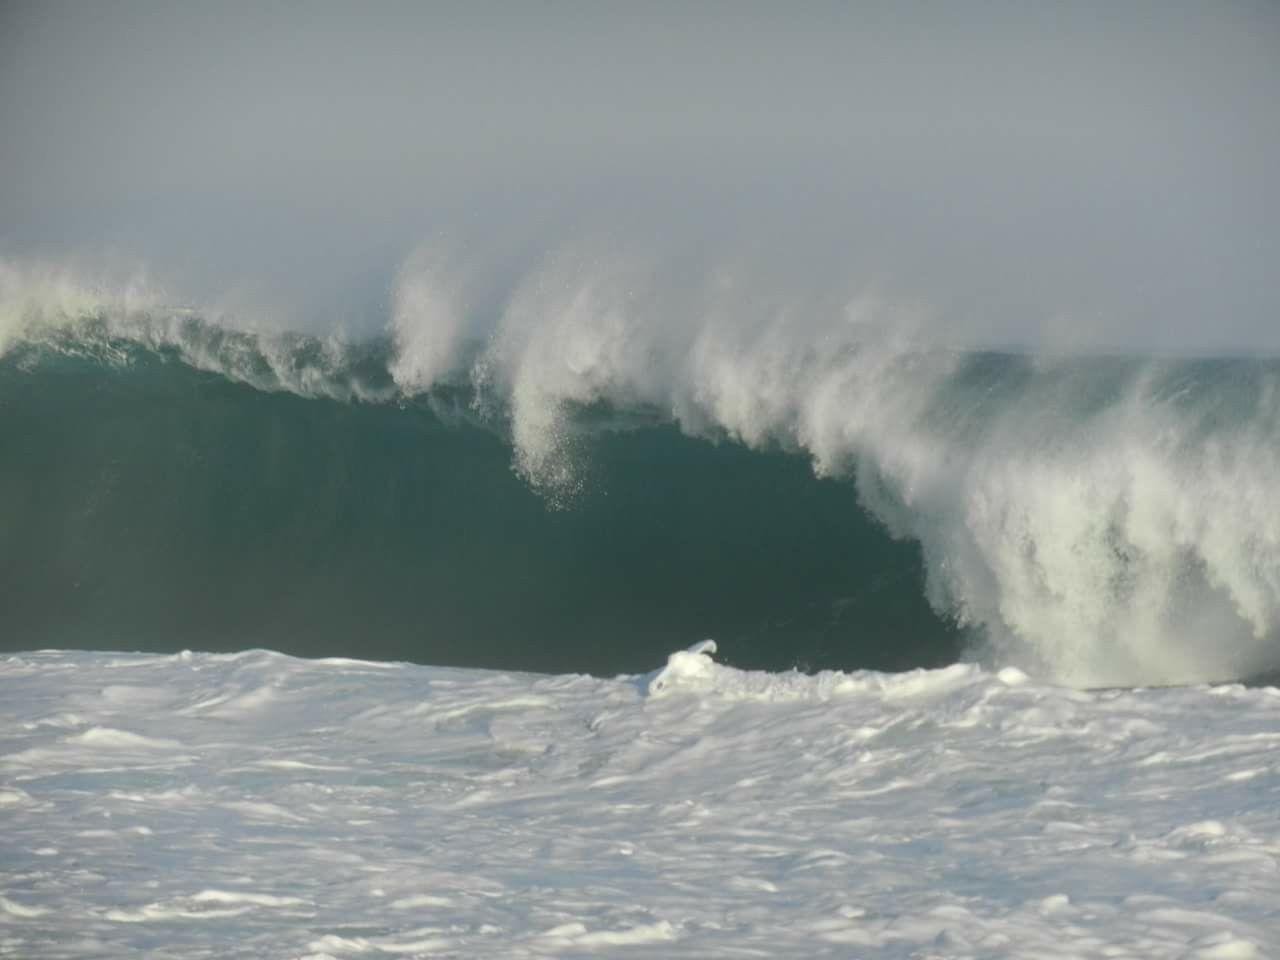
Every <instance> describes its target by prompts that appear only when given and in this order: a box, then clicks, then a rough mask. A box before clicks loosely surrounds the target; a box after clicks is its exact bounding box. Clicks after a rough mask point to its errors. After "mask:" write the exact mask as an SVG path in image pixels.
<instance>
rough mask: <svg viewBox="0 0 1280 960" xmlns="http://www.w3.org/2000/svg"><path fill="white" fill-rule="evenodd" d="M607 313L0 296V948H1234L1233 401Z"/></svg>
mask: <svg viewBox="0 0 1280 960" xmlns="http://www.w3.org/2000/svg"><path fill="white" fill-rule="evenodd" d="M544 279H545V278H544ZM607 279H608V278H607V277H606V278H599V277H596V278H595V279H593V281H592V282H591V283H588V284H586V285H585V286H583V285H577V286H574V285H572V284H570V285H568V286H567V287H566V286H564V285H557V284H551V283H543V282H539V283H532V284H531V285H530V286H529V289H531V290H532V291H533V292H532V293H528V292H526V293H520V292H517V293H514V294H512V297H511V301H510V302H509V303H507V304H506V305H505V306H501V308H500V309H498V310H497V311H496V313H495V314H494V315H493V316H487V317H484V316H482V317H480V318H479V319H476V318H474V317H473V318H472V319H470V320H467V321H466V322H465V323H463V322H462V321H460V320H459V319H458V317H457V316H456V315H455V314H454V313H451V312H450V311H449V310H447V309H445V308H444V307H442V306H441V304H440V303H439V302H438V300H437V299H436V298H435V294H434V293H433V292H432V291H433V290H434V288H430V287H427V288H420V287H419V286H416V285H415V284H416V283H417V281H412V282H409V283H408V293H405V294H404V295H403V296H402V297H401V298H400V299H399V300H398V301H397V302H398V306H397V309H396V312H395V314H394V317H393V321H392V323H391V324H390V325H389V327H388V328H387V329H386V330H385V331H382V332H380V333H376V334H375V335H373V336H365V337H348V336H338V335H337V334H336V333H328V334H325V335H324V336H318V335H315V334H308V333H300V332H281V331H278V330H277V331H274V332H272V331H264V330H255V329H251V328H249V327H248V326H247V325H245V324H243V323H237V322H235V321H234V319H233V318H232V319H229V318H226V317H223V316H220V315H218V314H217V313H216V312H213V311H201V310H197V309H193V308H188V307H172V306H166V305H164V304H163V303H161V302H158V301H157V300H156V299H155V298H154V297H149V296H143V295H140V294H137V293H136V292H134V291H124V292H120V291H116V292H111V291H108V292H107V293H103V292H102V291H100V290H93V289H86V288H83V287H81V286H77V285H76V284H74V283H72V282H70V281H68V280H67V279H66V278H65V277H62V276H59V275H38V276H32V275H31V274H30V273H23V272H22V271H21V270H17V269H15V268H6V269H0V294H3V295H2V296H0V464H2V466H3V469H0V548H2V549H0V565H3V566H2V568H0V644H3V648H2V649H0V815H2V816H3V817H4V824H5V829H4V831H3V832H2V836H0V862H3V863H4V865H5V868H4V870H3V871H0V953H2V954H5V955H13V956H20V957H35V956H39V957H48V958H68V960H70V958H102V957H120V958H125V957H136V956H148V957H156V958H163V957H172V958H182V960H193V958H201V957H209V958H213V957H218V958H223V957H241V956H243V957H280V958H289V960H303V958H305V960H340V958H343V957H348V956H351V957H356V956H358V957H369V958H378V957H385V958H391V957H414V958H428V957H439V956H445V957H474V956H512V957H541V956H567V955H581V956H587V955H592V956H595V955H619V956H622V955H625V956H636V957H640V956H653V957H676V956H743V957H748V956H757V957H779V956H794V957H847V956H859V957H883V958H886V960H887V958H905V957H939V958H942V957H956V958H959V957H973V956H991V957H1026V958H1035V960H1044V958H1051V957H1063V958H1067V957H1072V958H1074V957H1148V958H1162V960H1163V958H1169V957H1184V958H1197V960H1232V958H1235V960H1240V958H1257V957H1266V956H1273V955H1275V954H1276V951H1277V950H1280V939H1278V938H1277V930H1280V916H1278V914H1277V908H1276V898H1275V878H1276V876H1277V873H1278V871H1280V833H1278V832H1277V820H1276V817H1275V809H1276V803H1277V799H1278V794H1280V764H1278V763H1277V760H1276V753H1275V748H1276V740H1277V737H1280V734H1278V733H1277V723H1276V720H1277V717H1278V716H1280V713H1278V711H1280V693H1278V691H1277V688H1276V686H1275V685H1273V683H1274V671H1275V670H1276V668H1277V666H1278V665H1280V649H1278V647H1280V486H1278V485H1277V484H1276V483H1275V477H1276V476H1280V389H1278V387H1280V362H1278V361H1276V360H1272V359H1267V358H1260V357H1246V356H1225V355H1224V356H1210V357H1194V358H1193V357H1177V356H1160V355H1158V354H1156V353H1154V352H1148V353H1140V352H1133V351H1126V352H1115V353H1110V354H1100V353H1096V352H1095V353H1092V354H1082V353H1080V352H1078V351H1077V352H1074V353H1054V352H1050V351H1046V350H1043V349H1042V350H1038V351H1037V350H1031V349H1012V348H1006V349H1000V350H993V349H978V348H976V347H973V346H962V345H956V344H945V343H940V342H938V341H937V340H936V339H930V338H927V337H918V336H914V335H910V331H909V328H908V329H907V330H906V332H904V328H902V327H900V326H897V325H892V324H891V325H889V326H883V325H878V324H876V323H874V322H864V321H863V320H862V319H859V315H858V311H857V310H853V311H852V313H851V312H850V311H848V310H840V311H837V312H836V313H835V314H833V315H832V316H831V317H830V318H827V319H824V318H823V316H822V315H821V314H819V315H817V318H816V319H815V316H814V315H811V314H799V315H798V314H796V313H794V312H789V311H786V310H782V311H780V312H779V311H777V310H774V309H773V308H768V309H765V310H764V311H763V312H760V311H755V312H753V311H752V310H750V309H748V310H747V311H746V313H745V314H743V313H738V312H733V313H731V314H730V315H728V319H725V318H724V315H723V314H722V313H720V312H717V311H716V310H711V311H709V312H707V311H704V312H701V313H699V312H696V311H694V312H690V311H688V310H685V311H684V312H681V311H679V310H676V311H675V312H671V310H672V305H671V304H670V303H668V302H666V301H662V302H659V303H656V304H655V303H649V304H647V305H645V304H641V305H639V306H637V305H636V304H635V303H634V302H633V299H632V298H631V296H630V294H629V293H627V292H626V290H628V289H630V288H629V287H626V285H625V284H624V285H622V286H620V287H617V288H616V289H615V287H613V286H611V285H610V283H608V282H606V281H607ZM618 290H622V293H618V292H617V291H618ZM566 291H567V292H566ZM610 291H613V292H610ZM548 298H549V299H548ZM676 306H677V307H678V306H679V304H676ZM686 306H687V304H686ZM797 317H798V319H797ZM663 664H665V666H663ZM1241 680H1245V681H1249V683H1248V684H1243V683H1239V682H1234V681H1241Z"/></svg>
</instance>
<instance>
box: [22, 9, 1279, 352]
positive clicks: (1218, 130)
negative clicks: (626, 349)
mask: <svg viewBox="0 0 1280 960" xmlns="http://www.w3.org/2000/svg"><path fill="white" fill-rule="evenodd" d="M1277 171H1280V5H1277V4H1274V3H1268V2H1257V3H1235V4H1228V3H1196V4H1180V3H1176V2H1160V3H1137V2H1135V3H1120V4H1115V3H1096V4H1094V3H1072V4H1068V3H1024V2H1016V3H1015V2H1010V3H973V4H960V3H953V4H941V3H938V4H913V3H886V4H857V3H853V4H841V5H827V4H802V5H794V4H782V3H778V4H774V5H769V6H757V5H749V4H725V5H718V4H701V5H690V4H670V5H667V4H659V3H648V2H646V3H631V4H626V5H623V4H616V5H615V4H600V3H592V4H570V3H556V2H538V3H534V2H526V3H515V2H512V3H506V4H477V3H464V4H456V5H455V4H419V3H406V4H392V3H373V4H355V3H352V4H345V5H338V4H328V3H259V4H246V5H237V4H232V3H200V4H197V3H181V2H173V0H170V2H165V3H156V4H152V3H135V2H105V0H104V2H99V3H91V2H83V3H75V4H65V3H50V2H39V3H20V2H17V3H16V2H11V0H0V253H3V254H6V255H9V256H39V257H42V258H48V259H53V260H58V259H61V258H65V257H68V256H71V255H76V256H78V257H90V258H92V257H95V256H107V255H110V256H116V257H125V258H136V259H137V260H139V261H141V262H144V263H146V264H148V265H149V266H150V267H151V268H152V269H153V271H154V273H155V274H156V275H158V276H161V277H171V278H173V279H174V282H175V283H176V284H177V285H179V286H180V287H181V288H183V289H186V290H189V291H192V293H193V295H197V296H206V295H217V294H219V293H223V292H226V291H228V290H243V291H251V292H252V293H253V295H255V296H261V297H262V298H263V299H264V300H272V301H274V302H276V303H278V304H280V305H281V306H282V309H285V308H286V305H287V309H288V310H289V311H292V313H291V315H292V317H293V318H294V320H295V321H296V320H297V318H299V317H303V318H307V319H306V320H305V321H304V322H306V323H310V324H318V323H329V322H333V321H334V318H337V317H356V318H359V319H360V320H361V322H368V323H370V324H377V323H379V322H381V320H384V319H385V314H386V310H387V298H388V290H389V287H390V284H391V282H392V278H393V277H394V275H395V272H396V269H397V268H398V266H399V264H400V263H401V262H402V261H403V259H404V258H405V257H406V256H407V255H408V253H409V252H410V251H411V249H412V248H413V247H414V245H416V244H418V243H419V242H421V241H423V240H424V239H431V238H437V237H440V236H445V237H450V238H456V239H457V242H458V243H460V244H462V245H463V246H464V247H465V248H466V249H468V250H479V251H482V254H481V255H484V256H493V257H497V256H508V257H514V258H515V259H516V260H519V259H521V258H524V259H529V260H534V259H536V258H537V256H538V255H539V254H538V251H539V250H543V249H545V250H550V249H551V248H553V247H555V246H556V245H557V244H559V243H562V242H565V241H571V240H580V239H581V237H583V236H589V235H600V236H607V237H609V238H611V240H610V242H616V243H618V244H621V245H624V246H625V245H633V246H635V247H636V248H646V249H647V248H652V249H654V250H661V251H665V252H679V251H681V250H685V249H688V250H690V251H697V253H696V254H694V253H690V256H705V257H707V258H708V259H709V260H710V259H714V257H716V256H721V255H723V256H735V255H738V254H739V253H744V254H746V255H749V256H750V257H754V258H757V259H758V260H760V261H761V262H763V261H769V262H771V263H776V264H779V265H781V266H779V268H778V273H779V275H783V276H788V277H791V278H792V281H793V282H795V283H797V284H798V283H804V282H812V283H815V284H818V283H827V284H838V283H845V282H847V283H848V284H849V285H850V286H851V287H856V286H857V285H859V284H865V285H874V286H876V287H877V288H878V289H886V290H892V291H899V292H901V293H902V294H903V295H904V296H911V297H915V298H919V299H921V300H923V301H926V302H928V303H929V304H931V305H932V306H933V307H935V308H936V309H937V310H938V312H939V313H940V315H943V316H947V317H955V318H967V321H966V322H973V323H977V324H978V326H983V325H985V327H986V328H987V329H988V330H989V331H990V335H991V336H992V337H993V338H997V339H998V338H1013V339H1017V338H1018V337H1019V336H1023V337H1025V338H1027V339H1033V338H1036V337H1041V336H1048V337H1051V338H1053V337H1055V336H1058V335H1060V334H1061V333H1062V331H1061V330H1060V329H1059V330H1057V331H1055V330H1054V327H1055V325H1056V326H1057V327H1062V326H1064V325H1070V324H1080V325H1083V326H1084V327H1086V328H1088V327H1090V325H1092V327H1093V328H1096V329H1095V332H1096V333H1097V334H1098V336H1099V337H1101V338H1103V339H1106V338H1111V339H1115V340H1118V341H1125V340H1127V341H1137V342H1143V343H1154V344H1159V345H1162V346H1178V345H1184V346H1188V347H1193V348H1194V347H1201V346H1203V347H1205V348H1211V347H1214V346H1223V345H1226V346H1234V347H1241V346H1243V347H1267V348H1268V349H1277V348H1280V280H1278V279H1277V278H1278V276H1280V269H1278V268H1280V239H1278V237H1280V228H1278V226H1277V224H1278V222H1280V186H1278V182H1277V181H1278V174H1277ZM648 252H652V250H648ZM975 318H976V319H975ZM956 322H961V320H960V319H957V320H956ZM1066 339H1070V337H1067V338H1066Z"/></svg>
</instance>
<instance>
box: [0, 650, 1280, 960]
mask: <svg viewBox="0 0 1280 960" xmlns="http://www.w3.org/2000/svg"><path fill="white" fill-rule="evenodd" d="M711 651H712V647H710V646H702V647H701V648H699V649H694V650H690V651H687V652H681V653H677V654H674V655H673V656H672V657H671V658H670V662H669V663H668V665H667V666H666V667H665V668H664V669H662V670H660V671H655V672H654V673H651V674H648V675H641V676H630V677H619V678H617V679H614V680H604V679H594V678H589V677H585V676H574V675H560V676H546V675H534V674H509V673H496V672H484V671H475V670H457V669H442V668H429V667H419V666H412V665H406V664H375V663H365V662H359V661H351V660H328V661H325V660H320V661H304V660H295V659H291V658H288V657H284V656H281V655H278V654H272V653H267V652H262V651H250V652H246V653H241V654H235V655H208V654H186V653H184V654H181V655H178V656H167V657H162V656H150V655H108V654H91V653H75V652H46V653H31V654H23V655H20V656H10V657H7V658H5V659H4V660H3V661H0V704H3V707H0V712H2V718H3V723H2V724H0V730H2V731H3V733H2V734H0V785H2V786H0V808H2V809H3V811H4V813H3V816H4V818H5V830H4V831H3V833H2V834H0V857H2V858H3V862H4V863H5V865H6V866H5V871H4V877H3V880H2V881H0V913H2V920H0V950H3V951H4V952H6V953H9V954H12V955H15V956H40V957H60V958H71V957H86V958H88V957H94V958H100V957H134V956H141V955H146V956H151V957H183V958H193V957H230V956H245V957H248V956H258V957H261V956H271V957H290V958H302V957H309V958H323V957H333V958H342V957H357V956H359V957H392V956H397V957H405V956H408V957H432V956H457V957H462V956H523V957H537V956H563V955H574V954H580V955H600V954H602V953H605V954H609V955H620V956H621V955H626V956H637V957H639V956H653V957H678V956H690V957H694V956H698V957H701V956H711V955H714V956H795V957H801V956H803V957H819V956H831V957H837V956H839V957H846V956H851V955H853V956H860V957H908V956H931V957H960V956H988V957H1028V958H1036V960H1043V958H1046V957H1103V956H1110V957H1151V958H1168V957H1203V958H1211V957H1216V958H1223V957H1264V956H1270V955H1273V954H1274V953H1275V952H1276V951H1277V950H1280V939H1278V937H1277V931H1278V930H1280V912H1278V909H1277V905H1276V899H1275V883H1276V876H1277V868H1278V867H1280V827H1278V825H1277V821H1276V818H1275V808H1276V802H1277V800H1278V799H1280V763H1277V760H1276V755H1275V748H1276V744H1277V740H1278V739H1280V733H1277V718H1280V692H1278V691H1277V690H1275V689H1272V688H1253V689H1248V688H1243V687H1240V686H1234V685H1227V686H1217V687H1210V686H1201V687H1188V688H1177V689H1149V690H1141V689H1134V690H1114V691H1100V692H1080V691H1072V690H1067V689H1062V688H1056V687H1048V686H1041V685H1039V684H1037V683H1035V682H1033V681H1031V680H1030V679H1029V678H1028V677H1027V676H1026V675H1025V674H1023V673H1022V672H1020V671H1018V670H1016V669H1012V668H1010V669H1005V670H1003V671H1001V672H999V673H997V674H992V673H987V672H984V671H982V670H979V669H978V668H976V667H971V666H963V665H957V666H953V667H949V668H945V669H940V670H933V671H914V672H907V673H903V674H896V675H890V674H879V673H869V672H862V673H835V672H829V673H822V674H818V675H815V676H803V675H800V674H765V673H751V672H742V671H738V670H734V669H731V668H728V667H724V666H721V665H719V664H717V663H715V662H714V661H713V660H712V659H711V656H710V654H711Z"/></svg>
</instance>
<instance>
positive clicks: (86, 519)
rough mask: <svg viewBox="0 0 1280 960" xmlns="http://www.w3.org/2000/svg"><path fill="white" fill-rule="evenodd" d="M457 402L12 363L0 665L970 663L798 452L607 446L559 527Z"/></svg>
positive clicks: (152, 361) (882, 540)
mask: <svg viewBox="0 0 1280 960" xmlns="http://www.w3.org/2000/svg"><path fill="white" fill-rule="evenodd" d="M454 399H458V398H454ZM462 399H465V398H462ZM448 402H449V398H447V397H444V398H442V397H439V396H437V397H435V398H433V399H432V400H431V401H430V402H428V401H427V400H422V401H415V402H410V403H407V404H401V405H397V404H394V403H359V402H337V401H333V400H323V399H307V398H303V397H299V396H295V395H291V394H287V393H272V392H263V391H260V390H255V389H252V388H251V387H248V386H244V385H240V384H236V383H233V382H230V381H228V380H227V379H225V378H223V377H221V376H218V375H215V374H207V373H202V372H199V371H196V370H193V369H191V368H190V367H188V366H186V365H183V364H182V363H179V362H176V361H175V360H173V359H172V358H166V357H165V356H164V355H163V354H157V353H153V352H149V351H143V350H134V351H132V352H130V353H129V355H128V357H127V362H124V363H119V362H116V363H104V362H102V360H101V359H100V358H98V357H92V356H82V357H75V356H68V355H65V354H63V353H56V352H55V353H42V352H41V351H39V350H18V351H15V352H12V353H11V354H10V355H8V356H7V357H5V358H3V359H0V649H4V650H9V651H12V650H20V649H32V648H39V647H74V648H94V649H119V650H147V651H177V650H181V649H184V648H193V649H205V650H222V651H230V650H240V649H245V648H250V647H268V648H271V649H275V650H281V651H284V652H287V653H292V654H297V655H302V656H333V655H342V656H351V657H362V658H378V659H398V660H412V661H418V662H423V663H432V664H453V665H465V666H481V667H496V668H504V669H507V668H509V669H523V670H539V671H552V672H566V671H585V672H593V673H599V674H612V673H617V672H633V671H640V670H647V669H652V668H653V667H654V666H656V665H657V664H659V663H661V662H662V661H663V658H664V657H665V656H666V654H667V653H669V652H670V651H671V650H673V649H676V648H678V647H682V646H686V645H688V644H690V643H693V642H695V641H697V640H700V639H703V638H705V637H712V638H715V639H716V640H717V641H718V642H719V644H720V649H721V651H722V655H723V656H722V659H724V660H725V661H727V662H729V663H733V664H736V665H740V666H748V667H759V668H768V669H786V668H790V667H800V668H802V669H818V668H825V667H839V668H861V667H868V668H877V669H889V670H892V669H902V668H910V667H921V666H935V665H940V664H944V663H947V662H950V661H952V660H954V659H955V658H956V657H957V656H959V654H960V650H961V645H962V637H961V635H960V633H959V631H958V630H957V629H955V628H954V627H953V626H952V625H951V624H949V623H947V622H945V621H944V620H942V619H940V618H939V617H938V616H937V615H936V614H935V613H934V612H933V611H932V610H931V609H930V607H929V605H928V604H927V603H926V602H925V600H924V595H923V592H924V588H923V572H922V563H921V558H920V555H919V550H918V547H917V546H916V545H915V544H913V543H910V542H902V541H895V540H893V539H892V538H890V537H889V535H888V534H887V533H886V532H885V530H884V529H883V528H882V527H881V526H880V525H879V524H878V523H877V522H876V521H874V520H873V519H871V518H870V517H868V516H867V515H866V514H865V513H864V512H863V511H862V510H861V509H859V507H858V506H857V503H856V499H855V496H854V491H853V489H852V486H851V485H850V484H848V483H845V482H837V481H831V480H819V479H816V478H815V477H814V476H813V475H812V472H811V470H810V468H809V466H808V464H807V463H806V461H805V460H804V459H803V458H800V457H797V456H792V455H788V454H785V453H782V452H775V453H765V454H761V453H752V452H748V451H746V450H744V449H742V448H741V447H737V446H733V445H730V444H713V443H709V442H706V441H703V440H695V439H691V438H688V437H685V436H683V435H681V434H680V433H679V432H678V431H677V430H676V429H674V428H672V427H670V426H661V425H653V426H646V427H640V428H633V429H628V430H620V431H597V432H594V433H593V435H592V436H590V437H589V438H588V440H587V441H585V442H587V443H588V444H589V447H590V449H589V451H588V452H589V463H590V469H589V471H588V482H587V485H586V489H585V491H584V493H583V495H582V496H581V497H579V498H578V499H577V500H576V502H574V503H573V505H572V506H571V507H570V508H569V509H564V510H556V509H551V508H549V507H548V505H547V504H546V503H545V502H544V501H543V500H542V499H540V498H539V496H538V495H537V494H536V493H534V492H533V491H531V490H530V489H529V487H528V486H527V485H526V484H525V483H524V482H523V481H522V480H521V479H520V478H519V477H518V476H516V474H515V473H514V472H513V471H512V469H511V450H510V448H509V446H508V444H507V443H506V442H505V439H504V436H503V428H502V425H501V423H494V424H488V425H486V424H478V423H476V422H475V421H474V418H471V417H462V418H455V417H450V416H448V415H447V414H442V412H441V411H442V410H447V406H448ZM442 404H443V405H442Z"/></svg>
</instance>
